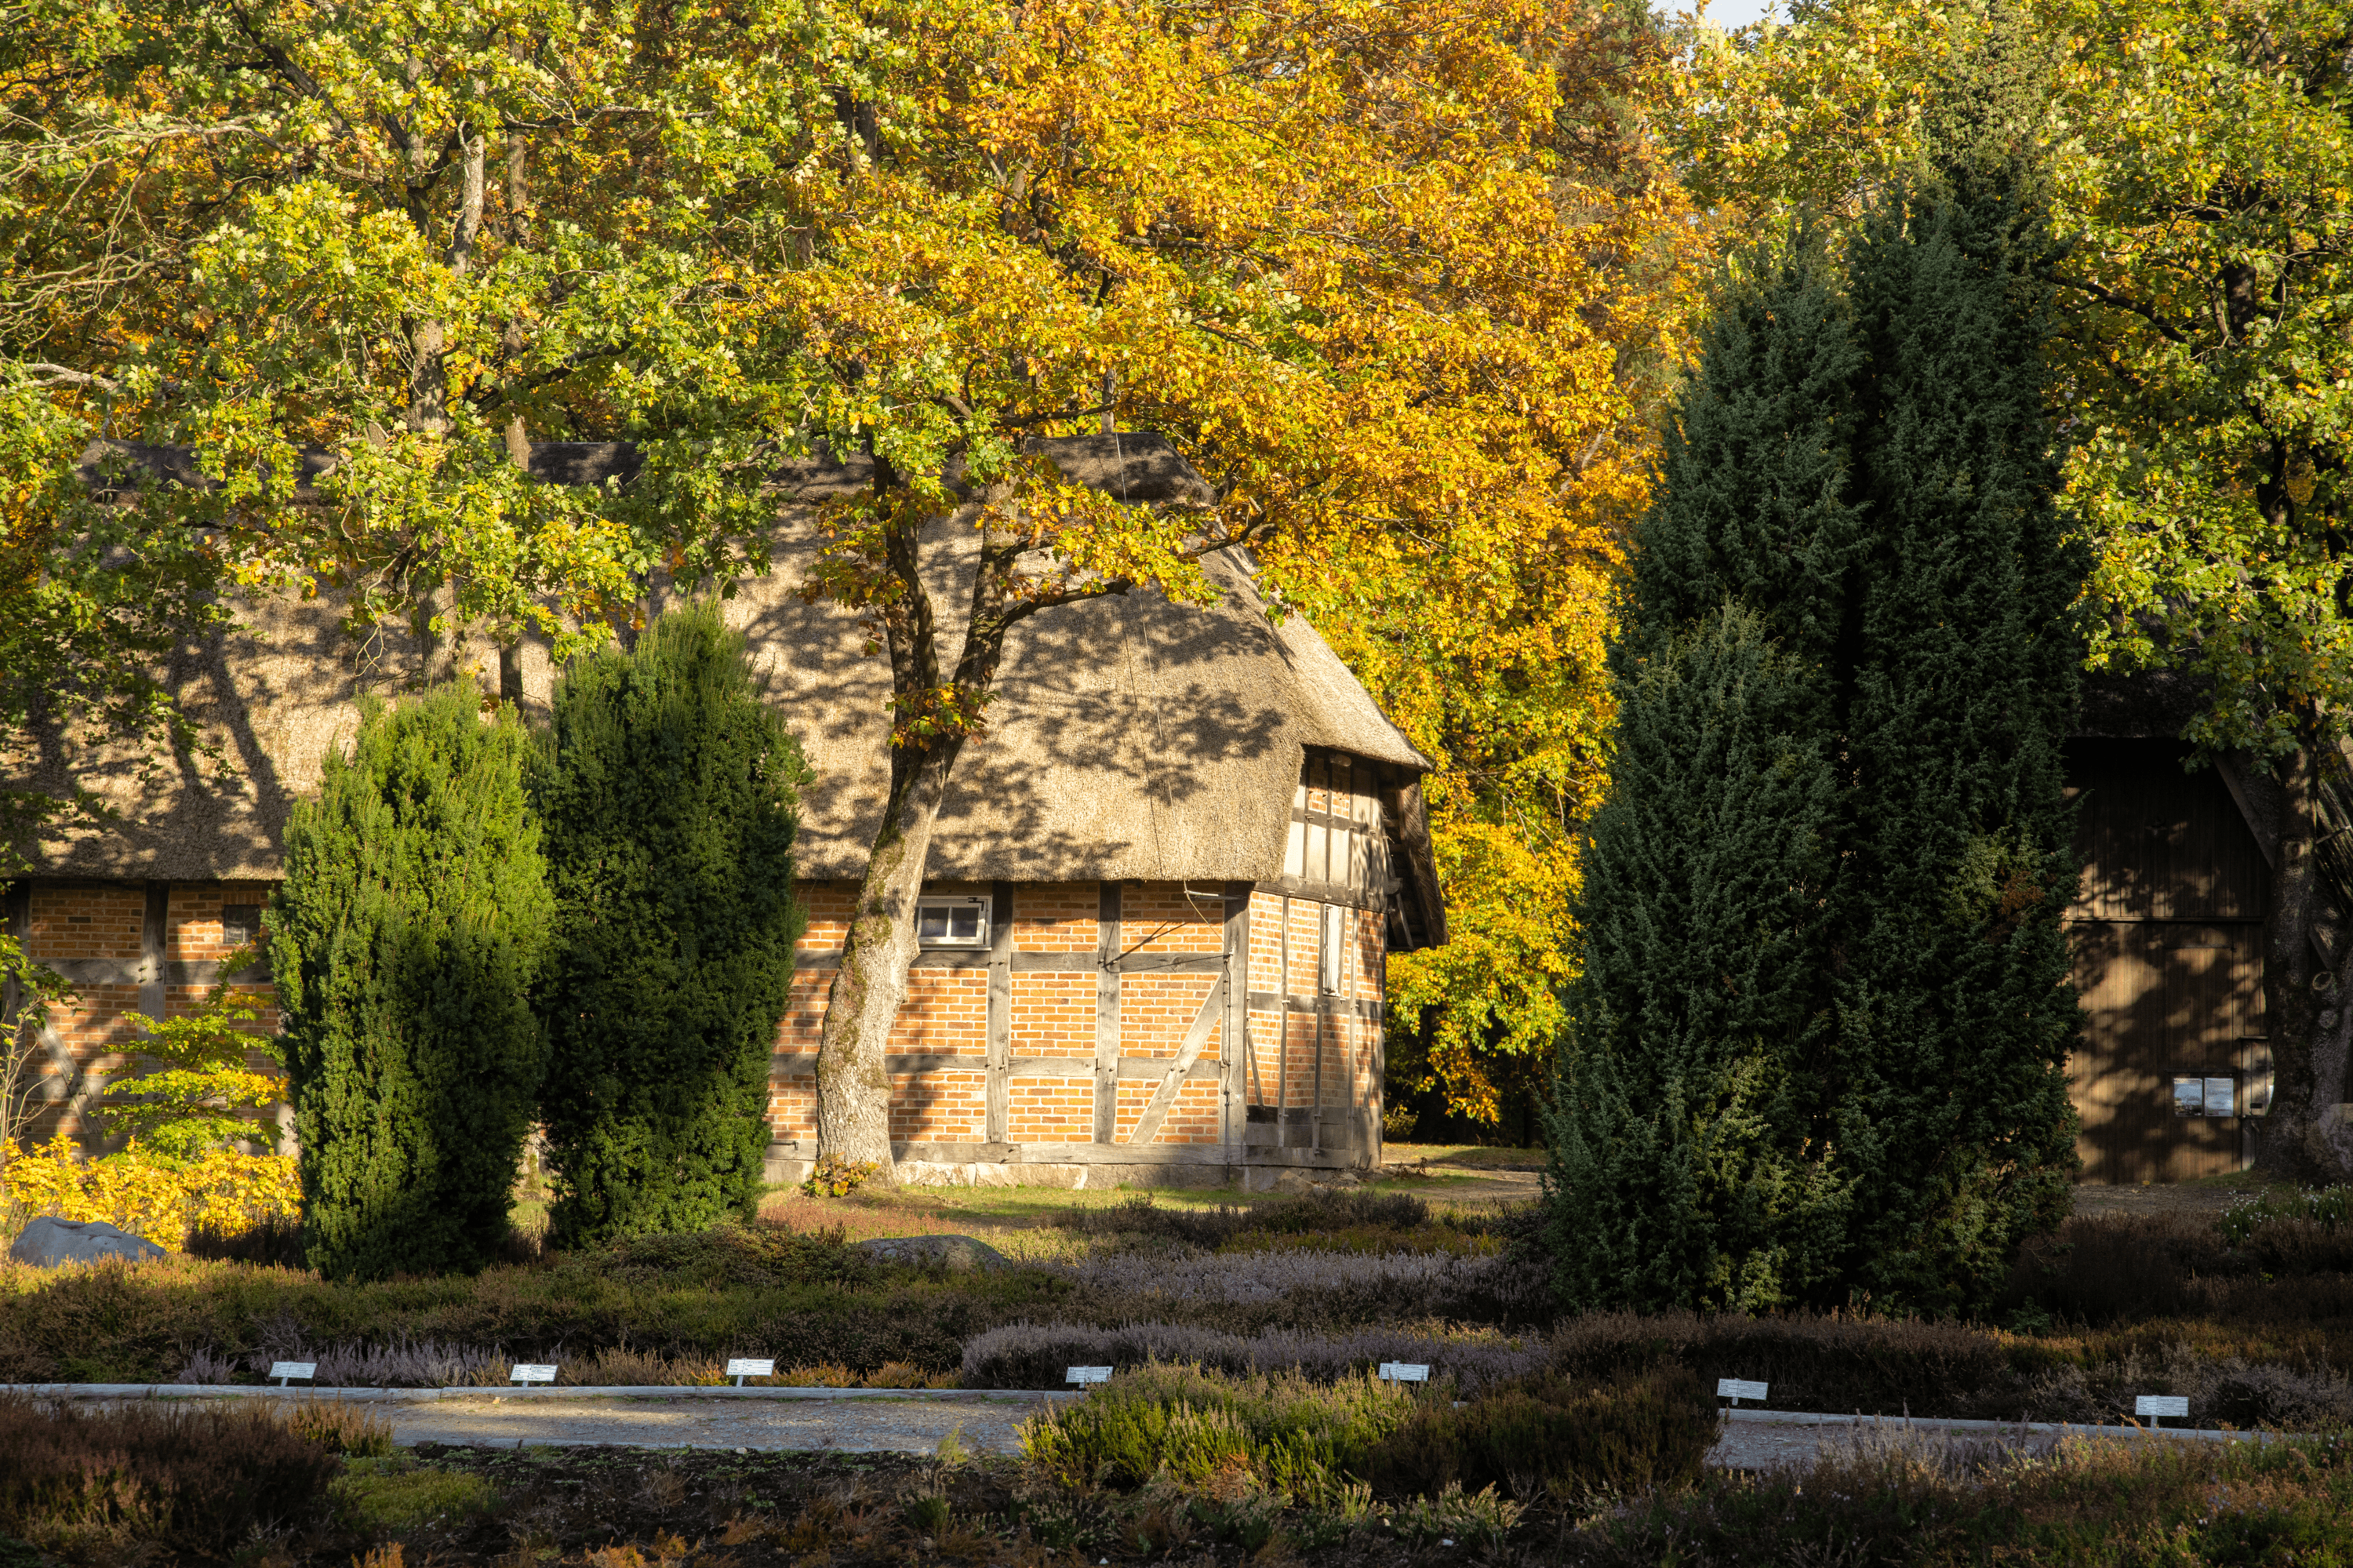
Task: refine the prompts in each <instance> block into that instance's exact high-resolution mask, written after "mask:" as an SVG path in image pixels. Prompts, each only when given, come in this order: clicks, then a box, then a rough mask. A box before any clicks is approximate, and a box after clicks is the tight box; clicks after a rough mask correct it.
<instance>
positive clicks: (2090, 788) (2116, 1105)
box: [2067, 676, 2278, 1184]
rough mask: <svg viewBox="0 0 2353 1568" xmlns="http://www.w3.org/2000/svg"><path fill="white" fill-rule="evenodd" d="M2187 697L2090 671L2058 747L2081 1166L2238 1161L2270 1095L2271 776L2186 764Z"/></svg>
mask: <svg viewBox="0 0 2353 1568" xmlns="http://www.w3.org/2000/svg"><path fill="white" fill-rule="evenodd" d="M2194 699H2195V694H2194V693H2192V692H2190V691H2189V690H2188V689H2187V688H2185V687H2182V686H2180V685H2179V684H2178V683H2174V682H2172V681H2169V680H2167V679H2164V678H2153V677H2146V676H2144V677H2140V678H2137V679H2135V680H2133V681H2130V682H2104V683H2091V684H2090V685H2089V687H2088V688H2087V691H2086V693H2085V701H2084V711H2083V715H2082V718H2081V720H2080V722H2079V724H2078V726H2077V734H2076V735H2075V736H2074V737H2073V739H2072V740H2071V741H2070V742H2069V745H2068V748H2067V774H2068V789H2069V794H2070V796H2071V797H2072V798H2073V800H2074V801H2075V803H2076V811H2077V815H2076V847H2077V852H2078V859H2079V861H2080V863H2081V865H2082V868H2083V871H2082V882H2081V884H2080V887H2079V891H2078V894H2077V896H2076V900H2075V903H2074V905H2073V906H2072V907H2070V908H2069V910H2068V911H2067V927H2068V935H2069V937H2070V938H2071V939H2072V942H2073V948H2074V954H2075V981H2076V985H2077V987H2078V988H2079V989H2080V991H2081V992H2082V1000H2083V1007H2084V1013H2085V1015H2086V1022H2085V1026H2084V1044H2083V1048H2082V1050H2081V1051H2079V1052H2078V1053H2077V1054H2076V1055H2075V1057H2074V1059H2073V1061H2072V1062H2071V1064H2070V1069H2069V1075H2070V1079H2071V1093H2072V1096H2073V1100H2074V1103H2075V1108H2076V1111H2077V1114H2078V1115H2079V1116H2080V1117H2081V1118H2082V1121H2083V1133H2082V1137H2081V1139H2080V1142H2079V1144H2078V1151H2079V1152H2080V1153H2081V1155H2082V1157H2083V1161H2084V1171H2083V1180H2084V1181H2090V1182H2096V1183H2114V1184H2124V1183H2134V1182H2141V1181H2181V1180H2184V1179H2186V1178H2189V1177H2195V1176H2210V1175H2214V1174H2217V1173H2219V1172H2221V1171H2237V1170H2240V1169H2242V1168H2243V1167H2245V1166H2246V1165H2248V1164H2249V1163H2251V1162H2252V1161H2253V1155H2254V1139H2255V1138H2256V1136H2257V1127H2258V1124H2259V1122H2260V1118H2262V1117H2263V1114H2264V1112H2265V1111H2266V1110H2267V1109H2269V1107H2270V1099H2271V1052H2270V1045H2269V1043H2268V1041H2267V1039H2266V1037H2265V1033H2264V1028H2263V914H2264V898H2265V893H2266V889H2267V888H2268V886H2269V876H2270V870H2271V862H2272V859H2273V858H2274V857H2275V856H2276V855H2277V853H2278V838H2277V829H2276V826H2275V823H2276V821H2277V817H2276V814H2275V808H2274V805H2273V802H2272V798H2271V788H2270V786H2269V784H2268V782H2267V781H2266V780H2265V779H2263V778H2262V777H2261V775H2259V774H2257V773H2255V772H2253V770H2252V769H2250V768H2247V767H2245V766H2244V765H2243V763H2242V762H2240V761H2238V760H2237V759H2234V758H2222V759H2221V760H2220V761H2218V762H2216V763H2214V764H2212V765H2211V766H2207V767H2204V768H2199V769H2197V770H2196V771H2189V770H2187V769H2185V768H2184V767H2183V763H2184V761H2185V760H2186V759H2187V758H2188V757H2189V747H2188V746H2187V745H2185V744H2184V743H2183V742H2182V741H2180V740H2179V739H2178V738H2174V737H2176V736H2179V734H2180V733H2181V730H2182V728H2183V726H2184V725H2185V724H2186V723H2187V722H2188V720H2189V717H2190V716H2191V714H2192V713H2193V712H2194Z"/></svg>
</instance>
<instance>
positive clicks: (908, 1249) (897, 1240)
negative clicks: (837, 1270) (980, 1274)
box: [856, 1236, 1013, 1270]
mask: <svg viewBox="0 0 2353 1568" xmlns="http://www.w3.org/2000/svg"><path fill="white" fill-rule="evenodd" d="M856 1245H857V1247H858V1250H859V1251H860V1252H871V1253H872V1254H873V1255H875V1256H877V1257H880V1258H883V1259H886V1260H888V1261H889V1262H892V1263H914V1264H934V1263H935V1264H941V1265H944V1266H946V1267H949V1268H953V1269H958V1270H963V1269H970V1268H978V1269H993V1268H1010V1267H1012V1266H1013V1264H1012V1261H1011V1260H1010V1259H1008V1257H1007V1256H1006V1255H1004V1254H1003V1253H1001V1252H999V1251H997V1249H996V1248H995V1247H993V1246H991V1245H988V1244H987V1242H985V1241H980V1240H978V1239H976V1238H975V1237H972V1236H876V1237H875V1238H874V1239H872V1240H871V1241H862V1242H859V1243H858V1244H856Z"/></svg>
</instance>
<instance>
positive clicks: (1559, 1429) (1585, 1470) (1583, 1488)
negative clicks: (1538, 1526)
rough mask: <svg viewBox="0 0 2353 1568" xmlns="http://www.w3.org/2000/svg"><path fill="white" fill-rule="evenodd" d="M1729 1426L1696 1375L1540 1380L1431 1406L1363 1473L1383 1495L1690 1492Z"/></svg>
mask: <svg viewBox="0 0 2353 1568" xmlns="http://www.w3.org/2000/svg"><path fill="white" fill-rule="evenodd" d="M1718 1425H1719V1418H1718V1416H1717V1414H1716V1412H1715V1401H1714V1399H1713V1398H1712V1397H1711V1394H1710V1391H1709V1387H1708V1385H1707V1384H1705V1383H1702V1382H1701V1381H1700V1379H1699V1376H1698V1374H1696V1373H1695V1372H1691V1371H1690V1370H1689V1369H1687V1368H1683V1367H1662V1368H1654V1369H1652V1370H1651V1371H1648V1372H1628V1373H1621V1374H1620V1375H1619V1376H1617V1377H1615V1378H1612V1379H1611V1380H1609V1382H1608V1383H1603V1384H1601V1385H1600V1386H1599V1387H1596V1386H1593V1385H1591V1384H1588V1383H1576V1382H1572V1381H1570V1380H1569V1379H1567V1378H1563V1377H1561V1376H1559V1375H1557V1374H1556V1373H1538V1374H1535V1375H1534V1376H1531V1377H1527V1378H1523V1379H1519V1380H1516V1381H1514V1382H1512V1383H1504V1384H1502V1385H1500V1386H1497V1387H1494V1388H1492V1389H1489V1390H1488V1391H1487V1392H1486V1393H1482V1394H1481V1395H1480V1396H1479V1397H1478V1398H1476V1399H1473V1400H1471V1401H1469V1402H1468V1403H1466V1404H1460V1405H1459V1406H1458V1405H1457V1404H1456V1402H1454V1401H1451V1400H1443V1401H1441V1400H1430V1401H1426V1402H1424V1403H1423V1404H1420V1405H1419V1407H1418V1408H1417V1409H1416V1410H1415V1411H1414V1412H1413V1414H1412V1415H1411V1416H1410V1417H1409V1418H1408V1419H1407V1420H1406V1421H1405V1422H1404V1423H1403V1424H1402V1425H1399V1426H1398V1428H1397V1429H1396V1430H1395V1431H1393V1432H1391V1433H1389V1434H1388V1436H1386V1437H1384V1438H1383V1439H1382V1440H1381V1441H1380V1443H1379V1444H1378V1445H1377V1446H1375V1447H1374V1448H1373V1450H1372V1452H1371V1453H1370V1454H1368V1455H1367V1456H1366V1458H1365V1461H1364V1467H1363V1470H1362V1474H1363V1476H1364V1478H1366V1480H1368V1481H1370V1482H1371V1483H1372V1485H1373V1489H1374V1490H1375V1491H1376V1492H1377V1493H1379V1494H1381V1495H1382V1496H1384V1497H1435V1496H1439V1495H1441V1494H1442V1493H1443V1492H1444V1491H1445V1490H1446V1489H1447V1488H1449V1487H1453V1488H1458V1489H1461V1491H1464V1492H1469V1493H1476V1492H1481V1491H1484V1490H1485V1489H1488V1488H1490V1487H1495V1488H1500V1489H1504V1491H1507V1492H1509V1493H1510V1494H1511V1495H1513V1496H1514V1497H1518V1498H1520V1499H1535V1498H1537V1497H1539V1496H1541V1495H1543V1494H1544V1493H1545V1492H1546V1491H1547V1490H1552V1489H1569V1490H1572V1491H1576V1492H1595V1491H1606V1492H1628V1491H1634V1490H1640V1489H1648V1488H1651V1487H1682V1486H1687V1485H1689V1484H1690V1483H1691V1482H1693V1481H1694V1480H1696V1479H1697V1478H1698V1477H1699V1473H1700V1467H1701V1465H1702V1464H1704V1462H1705V1460H1706V1458H1707V1454H1708V1450H1709V1448H1710V1447H1711V1446H1714V1444H1715V1438H1716V1429H1717V1426H1718Z"/></svg>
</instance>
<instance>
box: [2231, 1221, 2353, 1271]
mask: <svg viewBox="0 0 2353 1568" xmlns="http://www.w3.org/2000/svg"><path fill="white" fill-rule="evenodd" d="M2240 1250H2241V1251H2242V1252H2243V1253H2244V1254H2245V1255H2246V1257H2247V1261H2248V1262H2249V1263H2251V1264H2253V1266H2255V1267H2256V1268H2258V1269H2261V1270H2262V1271H2263V1273H2265V1274H2272V1275H2307V1274H2353V1225H2337V1224H2328V1223H2327V1221H2324V1220H2316V1219H2295V1218H2286V1217H2283V1218H2280V1219H2275V1220H2267V1221H2265V1222H2264V1223H2263V1224H2259V1225H2257V1226H2255V1227H2254V1229H2253V1231H2251V1232H2250V1233H2248V1235H2247V1239H2246V1241H2245V1242H2244V1243H2243V1244H2242V1245H2241V1248H2240Z"/></svg>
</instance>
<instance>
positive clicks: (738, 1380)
mask: <svg viewBox="0 0 2353 1568" xmlns="http://www.w3.org/2000/svg"><path fill="white" fill-rule="evenodd" d="M727 1375H728V1376H729V1377H732V1378H733V1379H734V1380H735V1386H736V1387H737V1388H741V1387H743V1386H744V1379H745V1378H747V1377H774V1376H776V1358H775V1357H773V1356H772V1357H770V1358H769V1359H768V1360H766V1361H745V1360H740V1359H739V1360H736V1361H729V1362H728V1363H727Z"/></svg>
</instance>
